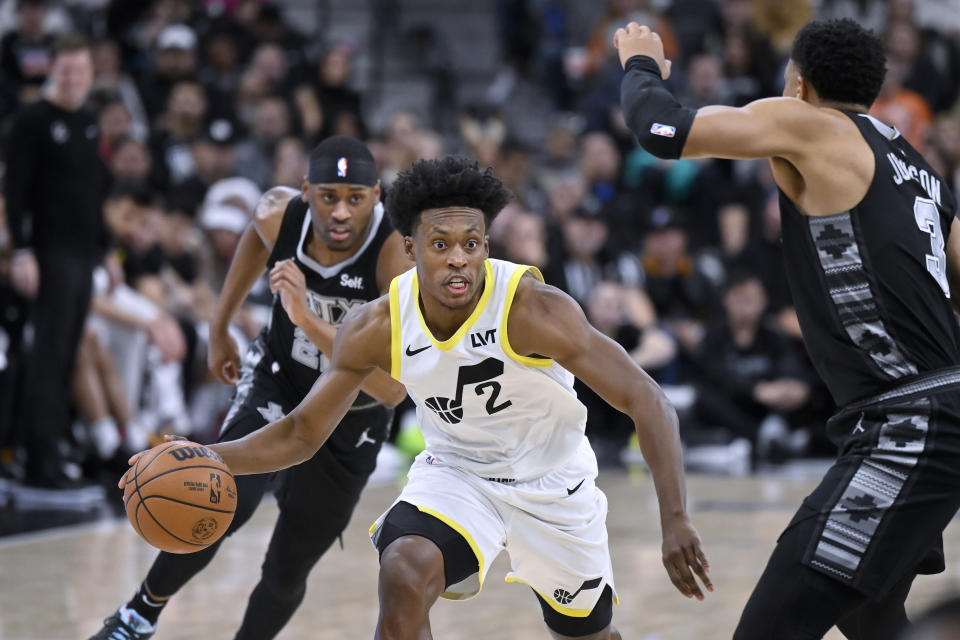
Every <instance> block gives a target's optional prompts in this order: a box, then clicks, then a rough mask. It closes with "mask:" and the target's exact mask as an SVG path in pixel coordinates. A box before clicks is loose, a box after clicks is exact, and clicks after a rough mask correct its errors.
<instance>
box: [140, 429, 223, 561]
mask: <svg viewBox="0 0 960 640" xmlns="http://www.w3.org/2000/svg"><path fill="white" fill-rule="evenodd" d="M123 503H124V505H125V506H126V508H127V518H128V519H129V520H130V524H132V525H133V528H134V530H135V531H136V532H137V533H138V534H140V537H142V538H143V539H144V540H146V541H147V542H149V543H150V544H152V545H153V546H155V547H156V548H158V549H160V550H162V551H168V552H170V553H191V552H193V551H199V550H200V549H203V548H205V547H208V546H210V545H211V544H213V543H214V542H216V541H217V540H219V539H220V537H221V536H222V535H223V534H224V533H226V531H227V527H229V526H230V522H231V521H232V520H233V512H234V510H235V509H236V508H237V485H236V483H235V482H234V480H233V474H231V473H230V469H228V468H227V465H226V463H225V462H224V461H223V458H221V457H220V456H218V455H217V454H216V453H214V452H213V451H212V450H211V449H208V448H207V447H205V446H203V445H201V444H197V443H196V442H187V441H185V440H178V441H175V442H166V443H164V444H161V445H158V446H156V447H154V448H153V449H151V450H150V451H147V452H146V453H145V454H143V455H142V456H140V458H139V459H138V460H137V463H136V465H135V466H134V467H133V472H132V474H131V477H130V478H129V480H128V481H127V484H126V486H125V487H124V490H123Z"/></svg>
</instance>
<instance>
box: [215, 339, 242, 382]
mask: <svg viewBox="0 0 960 640" xmlns="http://www.w3.org/2000/svg"><path fill="white" fill-rule="evenodd" d="M207 366H208V367H209V368H210V371H212V372H213V375H215V376H217V379H218V380H220V382H223V383H224V384H237V382H238V381H239V380H240V349H239V348H238V347H237V341H236V340H234V339H233V336H231V335H230V333H229V332H228V331H226V330H224V331H214V330H213V329H211V331H210V347H209V349H208V351H207Z"/></svg>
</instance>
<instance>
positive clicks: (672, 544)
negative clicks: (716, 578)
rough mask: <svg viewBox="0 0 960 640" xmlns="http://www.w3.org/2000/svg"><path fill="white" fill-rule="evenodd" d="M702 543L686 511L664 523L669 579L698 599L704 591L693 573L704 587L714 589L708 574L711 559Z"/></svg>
mask: <svg viewBox="0 0 960 640" xmlns="http://www.w3.org/2000/svg"><path fill="white" fill-rule="evenodd" d="M701 545H702V543H701V542H700V535H699V534H697V530H696V529H694V528H693V524H692V523H691V522H690V518H688V517H687V516H686V515H684V516H683V517H678V518H675V519H674V520H673V521H672V522H664V523H663V566H664V568H666V570H667V575H669V576H670V582H672V583H673V586H675V587H676V588H677V591H679V592H680V593H682V594H683V595H685V596H686V597H688V598H696V599H697V600H703V598H704V593H703V590H702V589H701V588H700V585H699V584H697V578H696V577H694V574H696V576H698V577H699V578H700V581H701V582H702V583H703V586H704V587H706V589H707V591H713V583H712V582H710V578H709V577H708V576H707V572H709V571H710V562H709V561H708V560H707V556H706V555H704V553H703V550H702V549H701Z"/></svg>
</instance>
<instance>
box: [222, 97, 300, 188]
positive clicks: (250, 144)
mask: <svg viewBox="0 0 960 640" xmlns="http://www.w3.org/2000/svg"><path fill="white" fill-rule="evenodd" d="M289 134H290V110H289V109H288V107H287V102H286V100H284V99H283V98H281V97H280V96H267V97H265V98H263V99H261V100H260V102H259V103H258V104H257V107H256V115H255V117H254V120H253V127H252V128H251V129H250V133H249V135H248V136H247V137H246V139H244V140H243V141H241V142H240V143H239V144H238V145H237V146H236V161H235V164H234V169H235V171H236V174H237V175H240V176H243V177H245V178H249V179H250V180H253V181H254V182H255V183H257V184H258V185H259V186H260V187H261V188H262V189H268V188H269V187H270V186H271V185H272V184H274V183H273V182H272V179H273V161H274V154H275V153H276V149H277V143H278V142H279V141H280V139H281V138H283V137H284V136H287V135H289Z"/></svg>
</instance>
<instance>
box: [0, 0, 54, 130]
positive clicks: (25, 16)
mask: <svg viewBox="0 0 960 640" xmlns="http://www.w3.org/2000/svg"><path fill="white" fill-rule="evenodd" d="M46 16H47V0H17V17H18V18H19V20H18V22H17V28H16V29H14V30H13V31H10V32H8V33H7V34H6V35H5V36H3V40H2V41H0V78H2V80H3V82H2V83H0V84H2V85H3V88H2V90H0V91H2V92H3V94H4V97H3V103H4V104H5V105H6V108H5V109H4V110H3V112H2V113H0V115H5V114H6V113H11V112H13V111H15V110H16V108H17V106H18V105H20V104H26V103H28V102H35V101H37V100H39V99H40V89H41V87H42V86H43V83H44V82H45V81H46V79H47V74H48V73H50V65H51V64H52V62H53V36H51V35H50V34H48V33H46V31H45V30H44V19H45V18H46Z"/></svg>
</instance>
